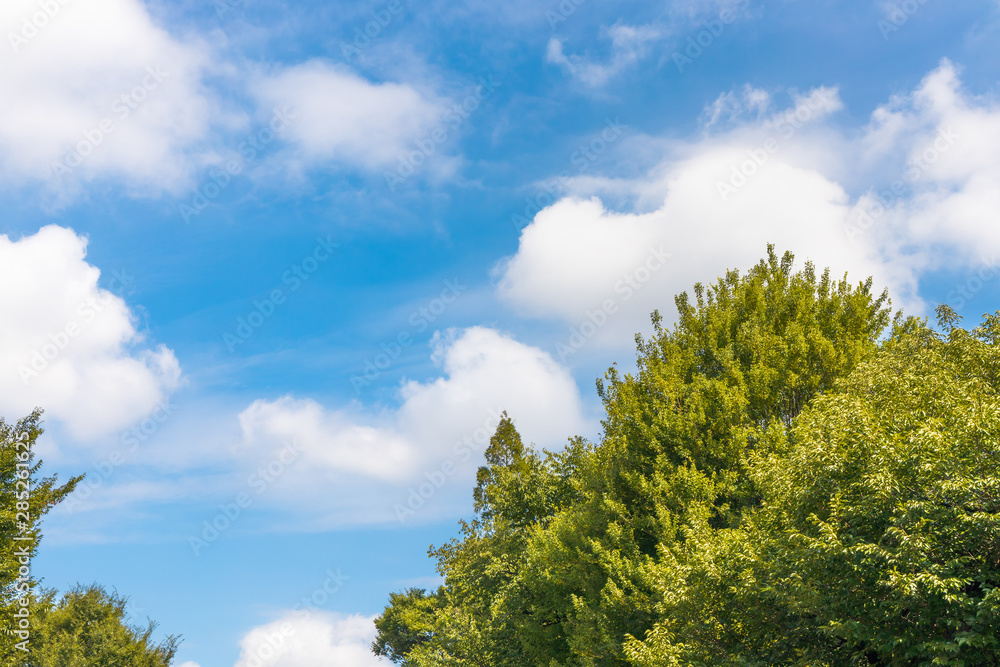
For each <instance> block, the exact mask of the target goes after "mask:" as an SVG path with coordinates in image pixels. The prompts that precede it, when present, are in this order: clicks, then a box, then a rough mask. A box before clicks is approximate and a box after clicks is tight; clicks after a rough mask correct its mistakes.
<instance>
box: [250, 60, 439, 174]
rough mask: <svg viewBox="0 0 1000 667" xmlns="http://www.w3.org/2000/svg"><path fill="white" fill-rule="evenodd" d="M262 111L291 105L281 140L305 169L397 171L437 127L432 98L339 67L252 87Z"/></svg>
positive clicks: (315, 65)
mask: <svg viewBox="0 0 1000 667" xmlns="http://www.w3.org/2000/svg"><path fill="white" fill-rule="evenodd" d="M254 90H255V94H256V96H257V98H258V101H259V102H260V103H261V104H262V105H264V106H265V107H266V108H268V109H270V108H272V107H284V106H286V105H290V106H291V107H292V108H293V109H294V113H295V118H294V120H293V121H292V122H291V123H290V124H289V126H288V128H287V129H286V130H285V133H284V135H283V136H284V138H285V139H287V140H288V141H290V142H292V143H293V144H294V145H295V147H296V150H297V151H298V153H299V154H300V156H301V158H302V159H303V160H304V161H305V162H306V163H307V164H315V163H319V162H340V163H346V164H348V165H351V166H358V167H362V168H365V169H377V168H381V167H387V166H395V164H396V163H397V162H398V160H399V158H400V157H401V156H402V155H404V154H406V153H409V152H410V151H412V150H414V148H415V146H414V144H413V142H414V141H416V140H418V139H424V138H426V136H425V135H426V134H427V133H429V132H430V130H431V128H432V127H433V126H434V125H435V123H438V122H440V118H441V114H442V112H443V111H444V107H443V105H442V104H441V102H440V101H439V100H437V99H436V98H434V97H433V96H432V95H429V94H425V93H423V92H421V91H419V90H417V89H416V88H414V87H413V86H410V85H407V84H401V83H391V82H390V83H372V82H370V81H367V80H365V79H363V78H361V77H360V76H358V75H357V74H355V73H353V72H352V71H351V70H349V69H348V68H346V67H344V66H342V65H336V64H332V63H329V62H326V61H322V60H313V61H310V62H307V63H303V64H301V65H297V66H295V67H290V68H288V69H285V70H282V71H280V72H277V73H275V74H270V75H267V76H261V77H260V78H259V79H258V81H257V82H256V83H255V85H254Z"/></svg>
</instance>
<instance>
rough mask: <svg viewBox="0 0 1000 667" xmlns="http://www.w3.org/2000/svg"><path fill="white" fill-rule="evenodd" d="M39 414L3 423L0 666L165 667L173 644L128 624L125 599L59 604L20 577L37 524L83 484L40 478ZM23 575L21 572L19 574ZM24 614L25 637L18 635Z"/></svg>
mask: <svg viewBox="0 0 1000 667" xmlns="http://www.w3.org/2000/svg"><path fill="white" fill-rule="evenodd" d="M41 416H42V413H41V410H37V409H36V410H35V411H34V412H32V413H31V414H30V415H28V416H27V417H25V418H24V419H22V420H20V421H19V422H17V423H16V424H7V423H6V422H4V421H3V420H2V419H0V612H2V614H0V623H2V627H0V665H3V666H4V667H8V666H10V667H14V666H16V667H167V666H168V665H170V662H171V660H172V659H173V656H174V653H175V652H176V647H177V641H178V640H177V639H176V638H174V637H168V638H167V639H166V640H164V641H163V642H161V643H160V644H154V643H153V641H152V633H153V630H154V628H155V624H153V623H152V622H150V623H149V625H148V626H147V627H145V628H139V627H133V626H130V625H128V624H127V622H126V619H127V616H126V611H125V609H126V600H125V598H122V597H119V596H118V595H115V594H108V593H106V592H105V591H104V590H102V589H101V588H98V587H97V586H91V587H88V588H77V589H74V590H72V591H70V592H69V593H67V594H66V595H65V596H64V597H63V598H62V599H61V600H60V601H59V602H58V603H56V601H55V593H54V592H52V591H48V592H46V591H42V590H41V589H40V588H39V587H38V582H37V581H36V580H35V579H34V578H33V577H31V575H30V573H28V574H27V575H26V574H25V572H26V571H27V570H28V569H30V562H31V560H32V558H33V557H34V556H35V554H36V552H37V550H38V546H39V542H40V540H41V537H42V535H41V531H40V522H41V519H42V517H43V516H44V515H45V514H46V513H48V512H49V511H50V510H51V509H52V508H53V507H54V506H55V505H57V504H59V503H60V502H62V500H64V499H65V498H66V496H68V495H69V494H70V493H72V492H73V489H74V488H75V487H76V485H77V483H79V481H80V480H81V479H82V477H74V478H72V479H70V480H69V482H67V483H66V484H63V485H62V486H58V485H57V484H56V478H55V477H41V475H40V471H41V466H42V463H41V461H36V460H35V454H34V445H35V442H36V440H37V439H38V436H40V435H41V434H42V428H41ZM21 568H26V569H25V570H22V569H21ZM22 613H26V615H27V619H25V621H26V622H27V623H28V628H27V629H26V630H23V631H26V632H27V633H29V634H28V637H27V641H25V637H23V636H21V637H19V636H17V635H16V634H15V628H17V629H21V627H20V625H15V623H18V624H19V623H20V621H21V620H22V619H20V618H15V614H18V615H21V614H22Z"/></svg>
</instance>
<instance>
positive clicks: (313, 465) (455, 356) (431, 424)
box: [238, 327, 593, 522]
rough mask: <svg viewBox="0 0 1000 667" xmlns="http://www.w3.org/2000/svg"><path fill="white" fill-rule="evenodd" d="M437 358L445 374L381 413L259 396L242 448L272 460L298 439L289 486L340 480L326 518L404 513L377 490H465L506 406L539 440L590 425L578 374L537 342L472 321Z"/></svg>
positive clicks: (306, 488)
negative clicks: (426, 487)
mask: <svg viewBox="0 0 1000 667" xmlns="http://www.w3.org/2000/svg"><path fill="white" fill-rule="evenodd" d="M434 358H435V360H436V361H437V362H438V363H439V365H440V366H441V368H442V371H443V375H442V377H440V378H438V379H436V380H432V381H428V382H417V381H410V382H407V383H405V384H404V385H403V386H402V387H401V390H400V398H401V401H402V402H401V404H400V406H399V407H398V408H397V409H395V410H391V411H385V412H383V413H382V414H380V415H377V416H375V417H370V416H369V417H367V418H366V417H364V416H362V415H359V414H357V413H356V412H353V411H348V410H336V409H329V408H324V407H323V406H321V405H320V404H318V403H316V402H315V401H312V400H309V399H295V398H293V397H284V398H279V399H277V400H273V401H268V400H259V401H256V402H255V403H253V404H252V405H250V406H249V407H248V408H247V409H246V410H244V411H243V413H242V414H241V415H240V422H241V425H242V429H243V443H242V445H241V451H240V452H239V453H238V454H239V456H240V457H241V459H244V460H251V461H254V462H267V461H269V460H272V459H274V460H277V459H276V457H277V456H278V455H279V454H280V452H282V451H283V450H285V449H286V448H287V447H289V446H294V447H295V448H296V449H297V451H298V452H299V454H298V455H297V456H296V459H297V460H296V463H295V464H294V466H295V468H294V469H295V471H296V472H295V473H294V476H295V480H293V481H294V483H293V484H288V485H287V487H285V488H284V489H283V493H285V494H291V496H294V494H296V493H311V489H315V488H317V487H321V488H330V487H331V484H334V485H335V486H336V488H337V489H338V493H336V494H327V495H328V496H329V497H330V501H331V502H332V503H334V504H335V507H332V508H326V509H329V512H330V513H329V514H328V516H327V519H328V520H330V521H334V522H336V521H346V520H386V519H390V518H399V517H397V514H398V512H396V510H395V509H394V503H393V502H383V503H372V502H371V499H372V496H373V494H374V495H376V496H381V497H386V494H389V497H390V498H396V497H397V496H398V499H399V500H400V501H401V502H405V499H406V492H405V489H407V488H409V487H410V486H414V485H418V484H421V483H425V482H428V480H430V481H432V482H433V484H434V487H435V490H434V492H433V495H437V491H436V489H437V487H440V486H442V485H443V484H444V483H445V482H447V481H451V480H452V479H457V478H460V479H462V480H463V483H462V484H451V485H449V487H454V490H455V492H456V493H457V491H458V490H461V492H462V494H465V493H466V492H467V488H466V485H465V483H467V482H469V481H470V480H471V479H472V473H473V471H474V470H475V467H476V466H477V465H478V460H479V458H478V457H479V456H481V453H482V451H483V450H484V449H485V447H486V445H487V443H488V441H489V437H490V436H491V435H492V434H493V430H494V429H495V427H496V424H497V421H498V417H499V415H500V413H501V412H502V411H504V410H506V411H507V412H508V413H509V414H510V416H511V417H512V418H513V419H514V420H515V422H516V424H517V426H518V428H519V430H520V431H521V433H522V435H523V436H524V437H525V439H526V440H529V441H533V442H535V443H537V444H539V445H545V446H555V447H558V446H559V445H561V444H562V443H563V442H565V439H566V438H567V437H569V436H572V435H577V434H581V433H587V432H589V429H591V428H592V427H593V425H592V424H589V423H588V422H587V420H586V419H585V417H584V416H583V409H582V405H581V401H580V396H579V392H578V390H577V387H576V384H575V382H574V381H573V378H572V377H571V376H570V374H569V373H568V372H567V371H566V369H565V368H563V367H562V366H560V365H559V364H557V363H556V362H554V361H553V359H552V358H551V357H550V356H549V354H547V353H546V352H543V351H541V350H539V349H537V348H534V347H530V346H528V345H524V344H522V343H519V342H517V341H515V340H514V339H512V338H510V337H508V336H505V335H503V334H501V333H499V332H497V331H494V330H492V329H486V328H481V327H474V328H471V329H466V330H464V331H460V332H457V331H454V332H450V333H448V334H442V335H439V336H438V338H437V339H436V344H435V351H434ZM289 456H290V455H289ZM262 465H263V463H262ZM442 471H443V472H442ZM401 490H402V491H401ZM425 495H430V494H425ZM442 495H451V493H450V492H449V493H447V494H442ZM463 500H464V495H463ZM420 504H421V505H422V504H423V503H420ZM397 509H398V508H397Z"/></svg>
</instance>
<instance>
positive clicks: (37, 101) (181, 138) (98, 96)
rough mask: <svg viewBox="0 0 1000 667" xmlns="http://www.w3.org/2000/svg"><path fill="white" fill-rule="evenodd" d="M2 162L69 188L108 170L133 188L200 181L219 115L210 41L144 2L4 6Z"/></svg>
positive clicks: (12, 2) (14, 175) (10, 175)
mask: <svg viewBox="0 0 1000 667" xmlns="http://www.w3.org/2000/svg"><path fill="white" fill-rule="evenodd" d="M0 35H3V38H4V41H5V42H6V43H5V44H4V46H3V48H0V96H2V97H3V99H4V100H5V103H4V105H3V107H2V108H0V168H2V169H3V171H4V172H5V177H6V178H7V179H8V180H11V179H14V180H19V179H30V180H35V181H39V180H40V181H44V182H46V183H48V184H49V185H50V186H51V187H53V188H55V189H56V190H57V191H59V192H60V193H67V192H72V191H73V190H74V189H75V188H78V187H79V186H81V185H82V184H83V183H86V182H88V181H92V180H95V179H99V178H102V177H113V178H118V179H121V180H124V181H125V182H126V183H128V184H129V185H130V186H132V187H133V188H136V189H139V190H143V191H154V192H159V191H162V190H178V189H179V188H181V187H183V186H184V185H185V184H186V183H188V182H189V178H190V175H191V173H192V170H193V169H194V168H195V167H196V163H197V161H198V159H199V158H198V157H197V156H196V155H195V151H196V146H197V145H199V143H200V142H201V141H202V140H203V139H204V138H205V137H206V135H207V133H208V130H209V128H210V121H211V119H212V116H213V112H214V105H213V104H212V102H211V101H210V98H209V96H208V95H207V94H206V91H205V89H204V87H203V86H202V77H203V75H204V73H205V71H206V69H207V67H208V63H209V62H210V61H211V59H210V57H209V54H208V52H207V50H206V49H205V48H203V47H202V46H200V45H197V44H192V43H186V42H183V41H180V40H178V39H176V38H174V37H173V36H171V35H170V34H169V33H168V32H166V31H165V30H164V29H163V28H161V27H160V26H158V25H156V24H155V22H154V21H153V20H152V19H151V17H150V15H149V13H148V12H147V10H146V8H145V6H144V5H143V3H142V2H141V1H140V0H87V1H86V2H80V1H75V0H74V1H70V0H41V1H40V0H5V2H3V3H2V4H0Z"/></svg>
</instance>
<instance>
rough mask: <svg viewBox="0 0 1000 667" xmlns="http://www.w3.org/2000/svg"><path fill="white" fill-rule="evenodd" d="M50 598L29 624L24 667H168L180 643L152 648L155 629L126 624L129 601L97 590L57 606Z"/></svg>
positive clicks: (83, 590) (76, 593)
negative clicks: (29, 644) (30, 636)
mask: <svg viewBox="0 0 1000 667" xmlns="http://www.w3.org/2000/svg"><path fill="white" fill-rule="evenodd" d="M53 598H54V594H52V593H49V594H48V595H47V596H46V597H45V598H43V600H41V604H40V605H39V608H38V610H37V611H35V618H33V619H32V620H33V626H34V629H33V632H32V638H31V650H30V652H29V653H28V654H27V656H26V657H25V658H23V659H22V660H21V661H19V662H18V663H16V664H18V665H20V666H22V667H168V666H169V665H170V663H171V661H172V660H173V657H174V654H175V653H176V651H177V644H178V639H177V638H176V637H167V638H166V639H165V640H163V641H162V642H161V643H159V644H154V643H153V639H152V637H153V631H154V630H155V628H156V624H155V623H153V622H152V621H150V622H149V624H148V625H146V626H145V627H140V626H133V625H129V623H128V614H127V610H126V607H127V603H128V600H127V599H126V598H124V597H121V596H119V595H117V594H113V593H107V592H106V591H105V590H104V589H102V588H100V587H98V586H89V587H78V588H76V589H74V590H72V591H70V592H68V593H66V595H64V596H63V598H62V599H61V600H60V601H59V603H58V604H55V603H54V600H53Z"/></svg>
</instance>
